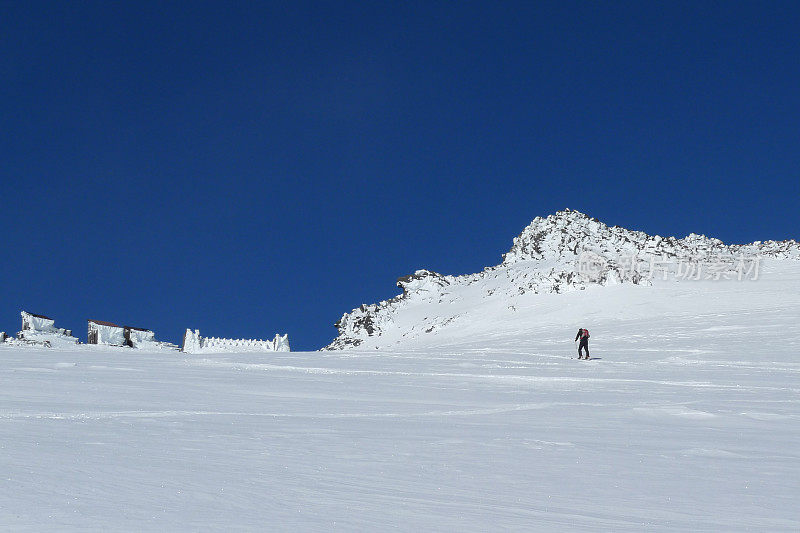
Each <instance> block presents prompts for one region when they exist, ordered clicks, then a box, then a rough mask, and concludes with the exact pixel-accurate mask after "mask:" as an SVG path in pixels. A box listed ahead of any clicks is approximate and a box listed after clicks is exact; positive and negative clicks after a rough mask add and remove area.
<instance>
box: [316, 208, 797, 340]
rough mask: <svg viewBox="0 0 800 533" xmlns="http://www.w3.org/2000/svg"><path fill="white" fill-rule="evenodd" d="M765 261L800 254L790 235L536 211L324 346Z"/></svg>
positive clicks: (420, 274) (752, 273) (413, 333)
mask: <svg viewBox="0 0 800 533" xmlns="http://www.w3.org/2000/svg"><path fill="white" fill-rule="evenodd" d="M764 259H779V260H782V259H794V260H797V259H800V245H798V243H797V241H794V240H788V241H764V242H762V241H758V242H754V243H751V244H745V245H726V244H724V243H723V242H722V241H721V240H719V239H715V238H711V237H706V236H704V235H697V234H694V233H692V234H690V235H688V236H687V237H685V238H683V239H677V238H675V237H661V236H658V235H655V236H652V235H648V234H646V233H644V232H641V231H632V230H628V229H625V228H621V227H618V226H608V225H606V224H604V223H602V222H600V221H599V220H597V219H594V218H591V217H589V216H587V215H585V214H583V213H580V212H578V211H573V210H570V209H565V210H564V211H559V212H557V213H556V214H554V215H550V216H548V217H544V218H543V217H537V218H535V219H534V220H533V221H532V222H531V223H530V225H528V227H526V228H525V229H524V230H523V231H522V232H521V233H520V234H519V236H517V237H516V238H515V239H514V241H513V245H512V246H511V249H510V250H509V251H508V252H507V253H506V254H504V255H503V260H502V262H501V263H500V264H499V265H496V266H493V267H487V268H485V269H484V270H483V271H482V272H479V273H475V274H467V275H462V276H445V275H442V274H438V273H436V272H431V271H428V270H418V271H417V272H415V273H414V274H412V275H410V276H405V277H402V278H400V279H399V280H398V282H397V285H398V287H400V288H401V289H402V290H403V293H402V294H400V295H398V296H396V297H394V298H392V299H389V300H385V301H382V302H379V303H377V304H365V305H361V306H360V307H358V308H356V309H353V310H352V311H351V312H349V313H345V314H344V315H343V316H342V318H341V319H339V321H338V322H337V323H336V324H335V326H336V327H337V329H338V332H339V334H338V336H337V337H336V339H334V340H333V342H331V343H330V344H329V345H328V346H326V347H325V348H323V349H329V350H333V349H344V348H348V347H350V348H352V347H361V348H380V347H388V346H393V345H402V344H403V343H405V342H406V341H409V340H411V339H415V338H419V337H420V336H424V335H426V334H430V333H434V332H437V331H440V330H442V329H444V328H459V327H461V328H464V327H473V326H472V324H474V323H475V322H476V321H480V317H478V316H476V315H475V313H476V310H477V309H478V308H479V307H480V308H482V309H483V310H482V311H481V312H485V309H494V311H492V312H494V313H506V312H513V311H514V309H516V307H518V306H519V305H526V304H528V303H530V302H531V300H529V298H530V296H531V295H536V294H547V293H563V292H569V291H575V290H585V289H587V288H589V287H592V286H613V285H617V284H633V285H638V286H650V285H652V283H653V281H654V280H663V279H668V280H671V281H676V280H677V281H684V280H685V281H691V280H708V279H713V280H720V279H728V280H730V279H736V280H743V279H757V277H758V275H759V269H760V265H761V261H762V260H764ZM486 306H488V307H486ZM484 308H485V309H484ZM468 317H469V319H468ZM576 327H577V326H576Z"/></svg>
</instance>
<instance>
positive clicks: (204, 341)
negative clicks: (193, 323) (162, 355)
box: [183, 329, 290, 353]
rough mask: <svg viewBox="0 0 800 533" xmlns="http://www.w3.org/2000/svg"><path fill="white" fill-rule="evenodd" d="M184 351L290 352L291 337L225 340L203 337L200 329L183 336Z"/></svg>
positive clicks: (187, 331) (187, 332) (188, 330)
mask: <svg viewBox="0 0 800 533" xmlns="http://www.w3.org/2000/svg"><path fill="white" fill-rule="evenodd" d="M183 351H184V352H186V353H224V352H288V351H290V349H289V335H288V334H286V335H279V334H276V335H275V338H274V339H272V340H261V339H223V338H219V337H202V336H201V335H200V330H199V329H195V330H194V331H193V330H191V329H187V330H186V333H185V335H184V336H183Z"/></svg>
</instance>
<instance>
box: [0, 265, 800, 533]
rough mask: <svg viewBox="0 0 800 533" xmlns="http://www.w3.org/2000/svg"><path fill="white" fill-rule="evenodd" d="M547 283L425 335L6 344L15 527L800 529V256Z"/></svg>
mask: <svg viewBox="0 0 800 533" xmlns="http://www.w3.org/2000/svg"><path fill="white" fill-rule="evenodd" d="M536 296H537V297H536V298H531V299H527V300H524V301H525V304H524V305H520V306H519V307H518V308H517V309H516V310H511V309H508V308H507V306H506V305H505V304H504V303H503V302H501V301H497V302H495V301H493V300H491V299H487V300H486V301H485V302H484V303H483V307H480V308H469V313H467V309H466V308H465V310H464V313H465V317H466V318H461V319H460V320H463V321H464V322H463V323H462V325H463V324H466V323H468V324H469V329H470V334H469V335H463V334H461V333H460V331H461V329H460V328H453V329H452V330H451V331H450V332H448V330H446V329H443V330H442V331H440V333H439V334H437V335H427V334H423V335H420V336H418V337H416V338H415V339H416V340H415V341H409V342H407V343H406V344H405V345H404V348H403V349H386V348H381V350H378V351H376V350H374V349H372V350H363V349H356V350H342V351H326V352H312V353H300V352H272V353H269V354H264V353H261V354H256V353H230V354H203V355H187V354H183V353H179V352H174V351H160V352H149V351H147V350H135V351H134V350H124V349H120V348H117V349H114V348H112V347H103V346H91V345H73V346H72V347H71V348H66V347H58V346H54V347H53V348H42V347H32V346H10V345H5V344H0V381H2V384H3V386H2V387H0V406H1V407H0V434H2V436H3V438H2V443H1V444H2V453H0V471H2V473H3V475H2V478H0V483H2V484H3V490H0V530H8V531H43V530H50V531H77V530H80V531H86V530H90V531H100V530H102V531H199V530H202V531H206V530H213V531H264V530H269V531H304V532H305V531H320V532H321V531H335V530H343V531H388V530H391V531H463V532H485V531H542V532H551V531H630V532H641V531H725V532H736V531H798V530H800V506H798V505H797V501H798V496H800V449H798V446H797V443H798V442H800V358H798V354H799V353H800V338H798V335H797V334H796V330H797V323H798V321H800V261H781V260H772V261H766V262H765V264H764V266H763V269H762V272H761V276H760V279H758V280H757V281H741V282H740V281H735V280H729V281H713V280H709V281H703V280H701V281H697V282H691V283H690V282H674V281H667V282H663V281H661V280H654V281H653V283H652V285H651V286H645V285H641V284H639V285H636V284H631V283H622V284H617V285H614V286H600V285H590V286H588V287H587V288H586V289H585V290H583V291H581V290H573V291H567V292H564V293H561V294H558V293H542V294H538V295H536ZM465 299H466V298H465ZM521 301H522V300H521ZM518 303H519V302H518ZM430 305H438V304H430ZM453 305H456V304H453ZM493 306H494V307H493ZM397 316H398V320H401V319H403V320H404V319H405V318H403V317H405V316H408V315H406V314H398V315H397ZM470 317H478V318H474V319H473V318H470ZM467 319H469V322H467ZM456 320H459V319H456ZM409 324H410V325H413V324H414V322H409ZM410 325H409V328H410ZM405 326H406V325H405V324H403V323H402V322H400V323H399V324H398V327H401V328H405ZM580 326H585V327H588V328H590V330H591V332H592V338H591V343H590V348H591V351H592V355H593V357H594V358H595V359H594V360H592V361H578V360H577V359H574V357H575V354H574V352H575V348H574V345H573V342H572V339H573V338H574V335H575V332H576V330H577V328H578V327H580Z"/></svg>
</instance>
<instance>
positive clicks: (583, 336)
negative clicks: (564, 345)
mask: <svg viewBox="0 0 800 533" xmlns="http://www.w3.org/2000/svg"><path fill="white" fill-rule="evenodd" d="M578 339H580V340H581V343H580V344H579V345H578V359H582V357H581V356H582V354H581V350H583V349H585V350H586V359H589V330H588V329H583V328H581V329H579V330H578V334H577V335H575V340H576V341H577V340H578Z"/></svg>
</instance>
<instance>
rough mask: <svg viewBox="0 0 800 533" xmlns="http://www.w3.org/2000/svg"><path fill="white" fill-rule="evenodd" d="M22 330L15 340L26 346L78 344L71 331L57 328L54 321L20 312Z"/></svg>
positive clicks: (46, 317) (42, 316)
mask: <svg viewBox="0 0 800 533" xmlns="http://www.w3.org/2000/svg"><path fill="white" fill-rule="evenodd" d="M20 316H21V318H22V330H21V331H19V332H18V333H17V340H19V341H21V342H23V343H26V344H41V345H45V346H53V345H54V344H67V345H72V344H78V342H79V341H78V339H76V338H75V337H73V336H72V330H69V329H64V328H57V327H56V326H55V321H54V320H53V319H52V318H50V317H48V316H44V315H37V314H35V313H28V312H27V311H20Z"/></svg>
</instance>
